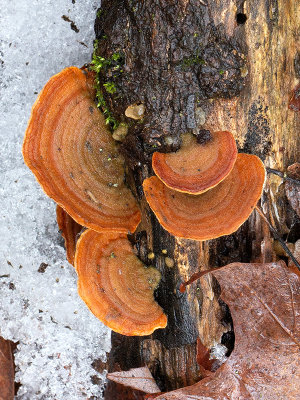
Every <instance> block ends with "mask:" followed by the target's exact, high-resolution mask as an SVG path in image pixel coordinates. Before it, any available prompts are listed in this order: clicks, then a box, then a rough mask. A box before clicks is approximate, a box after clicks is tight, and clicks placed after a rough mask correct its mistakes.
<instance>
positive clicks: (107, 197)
mask: <svg viewBox="0 0 300 400" xmlns="http://www.w3.org/2000/svg"><path fill="white" fill-rule="evenodd" d="M93 84H94V74H93V73H91V72H88V71H85V70H81V69H79V68H76V67H69V68H66V69H64V70H63V71H61V72H60V73H58V74H57V75H55V76H53V77H52V78H51V79H50V80H49V81H48V83H47V84H46V85H45V87H44V88H43V89H42V91H41V93H40V94H39V96H38V98H37V100H36V102H35V103H34V106H33V108H32V112H31V117H30V120H29V123H28V127H27V130H26V134H25V139H24V143H23V156H24V160H25V163H26V164H27V166H28V167H29V168H30V169H31V170H32V172H33V173H34V174H35V176H36V178H37V180H38V182H39V183H40V184H41V186H42V188H43V189H44V191H45V192H46V194H47V195H48V196H50V197H51V198H52V199H53V200H54V201H55V202H56V203H57V204H58V205H60V206H61V207H62V208H64V209H65V210H66V212H67V213H68V214H69V215H70V216H71V217H72V218H73V219H74V220H75V221H76V222H77V223H79V224H80V225H83V226H86V227H89V228H92V229H95V230H96V231H103V230H110V231H117V232H124V233H127V232H128V231H131V232H134V231H135V229H136V227H137V225H138V224H139V222H140V218H141V214H140V210H139V208H138V205H137V203H136V200H135V198H134V196H133V194H132V193H131V191H130V190H129V189H128V188H127V187H126V185H125V183H124V160H123V158H122V157H121V155H120V154H119V153H118V147H117V145H116V143H115V142H114V140H113V138H112V136H111V134H110V132H109V131H108V129H107V127H106V125H105V120H104V117H103V115H102V114H101V113H100V112H99V110H98V109H97V107H96V105H95V103H94V98H95V90H94V88H93Z"/></svg>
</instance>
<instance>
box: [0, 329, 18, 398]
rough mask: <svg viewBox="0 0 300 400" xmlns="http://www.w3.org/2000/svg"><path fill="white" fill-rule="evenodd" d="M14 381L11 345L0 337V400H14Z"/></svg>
mask: <svg viewBox="0 0 300 400" xmlns="http://www.w3.org/2000/svg"><path fill="white" fill-rule="evenodd" d="M14 380H15V372H14V362H13V356H12V348H11V343H10V341H9V340H5V339H3V338H2V337H1V336H0V400H13V398H14Z"/></svg>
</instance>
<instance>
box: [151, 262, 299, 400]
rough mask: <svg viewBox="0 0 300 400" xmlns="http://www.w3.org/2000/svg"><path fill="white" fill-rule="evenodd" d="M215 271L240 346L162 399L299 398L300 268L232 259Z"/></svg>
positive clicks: (281, 399) (267, 399)
mask: <svg viewBox="0 0 300 400" xmlns="http://www.w3.org/2000/svg"><path fill="white" fill-rule="evenodd" d="M213 275H214V276H215V277H216V278H217V279H218V281H219V283H220V285H221V289H222V294H221V297H222V299H223V300H224V301H225V302H226V303H227V304H228V305H229V307H230V311H231V314H232V318H233V324H234V331H235V348H234V350H233V352H232V354H231V356H230V357H229V358H228V360H227V361H226V362H225V364H223V365H222V366H221V367H220V368H219V369H218V370H217V371H216V372H215V373H214V374H213V375H212V376H210V377H207V378H204V379H203V380H201V381H200V382H198V383H196V384H195V385H192V386H188V387H185V388H182V389H179V390H175V391H173V392H169V393H165V394H163V395H160V396H158V397H156V399H160V400H163V399H164V400H171V399H174V400H175V399H177V400H178V399H180V400H190V399H194V400H197V399H199V400H200V399H201V400H213V399H218V400H223V399H224V400H225V399H226V400H229V399H230V400H240V399H243V400H246V399H251V400H256V399H257V400H258V399H263V400H287V399H288V400H299V398H300V379H299V377H300V348H299V347H300V279H299V273H298V272H293V271H292V270H290V269H288V268H287V267H286V265H285V264H284V263H283V262H277V263H270V264H240V263H234V264H229V265H227V266H225V267H223V268H221V269H219V270H217V271H214V272H213Z"/></svg>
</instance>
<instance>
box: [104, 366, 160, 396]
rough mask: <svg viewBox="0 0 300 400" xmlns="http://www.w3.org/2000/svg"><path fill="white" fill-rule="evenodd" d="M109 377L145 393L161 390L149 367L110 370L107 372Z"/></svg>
mask: <svg viewBox="0 0 300 400" xmlns="http://www.w3.org/2000/svg"><path fill="white" fill-rule="evenodd" d="M107 378H108V379H110V380H112V381H114V382H117V383H121V384H122V385H125V386H129V387H131V388H133V389H137V390H141V391H142V392H145V393H158V392H160V389H159V387H158V386H157V384H156V383H155V380H154V378H153V376H152V374H151V372H150V370H149V368H148V367H141V368H132V369H130V370H129V371H120V372H110V373H109V374H107Z"/></svg>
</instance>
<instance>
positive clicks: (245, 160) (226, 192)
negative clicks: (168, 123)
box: [143, 154, 265, 240]
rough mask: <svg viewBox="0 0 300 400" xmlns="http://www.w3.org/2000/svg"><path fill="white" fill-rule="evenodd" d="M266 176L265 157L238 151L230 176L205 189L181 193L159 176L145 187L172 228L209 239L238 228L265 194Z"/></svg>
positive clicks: (162, 219) (186, 235)
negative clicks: (262, 194) (200, 191)
mask: <svg viewBox="0 0 300 400" xmlns="http://www.w3.org/2000/svg"><path fill="white" fill-rule="evenodd" d="M264 180H265V168H264V165H263V163H262V162H261V160H260V159H259V158H258V157H256V156H254V155H250V154H238V157H237V160H236V163H235V165H234V167H233V169H232V171H231V173H230V174H229V175H228V177H227V178H226V179H224V180H223V181H222V182H221V183H219V185H217V186H216V187H214V188H213V189H211V190H208V191H206V192H205V193H202V194H199V195H191V194H186V193H180V192H178V191H175V190H172V189H170V188H168V187H167V186H165V185H164V184H163V183H162V182H161V181H160V180H159V179H158V178H157V177H155V176H153V177H151V178H148V179H146V180H145V181H144V183H143V187H144V193H145V196H146V200H147V202H148V203H149V205H150V207H151V209H152V210H153V212H154V213H155V215H156V217H157V218H158V220H159V222H160V223H161V225H162V226H163V227H164V228H165V229H166V230H167V231H168V232H170V233H172V234H173V235H175V236H179V237H182V238H187V239H194V240H209V239H214V238H217V237H220V236H223V235H229V234H231V233H233V232H235V231H236V230H237V229H238V228H239V226H240V225H242V223H243V222H244V221H246V219H247V218H248V217H249V215H250V214H251V213H252V211H253V209H254V207H255V205H256V203H257V201H258V200H259V198H260V196H261V193H262V190H263V185H264Z"/></svg>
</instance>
